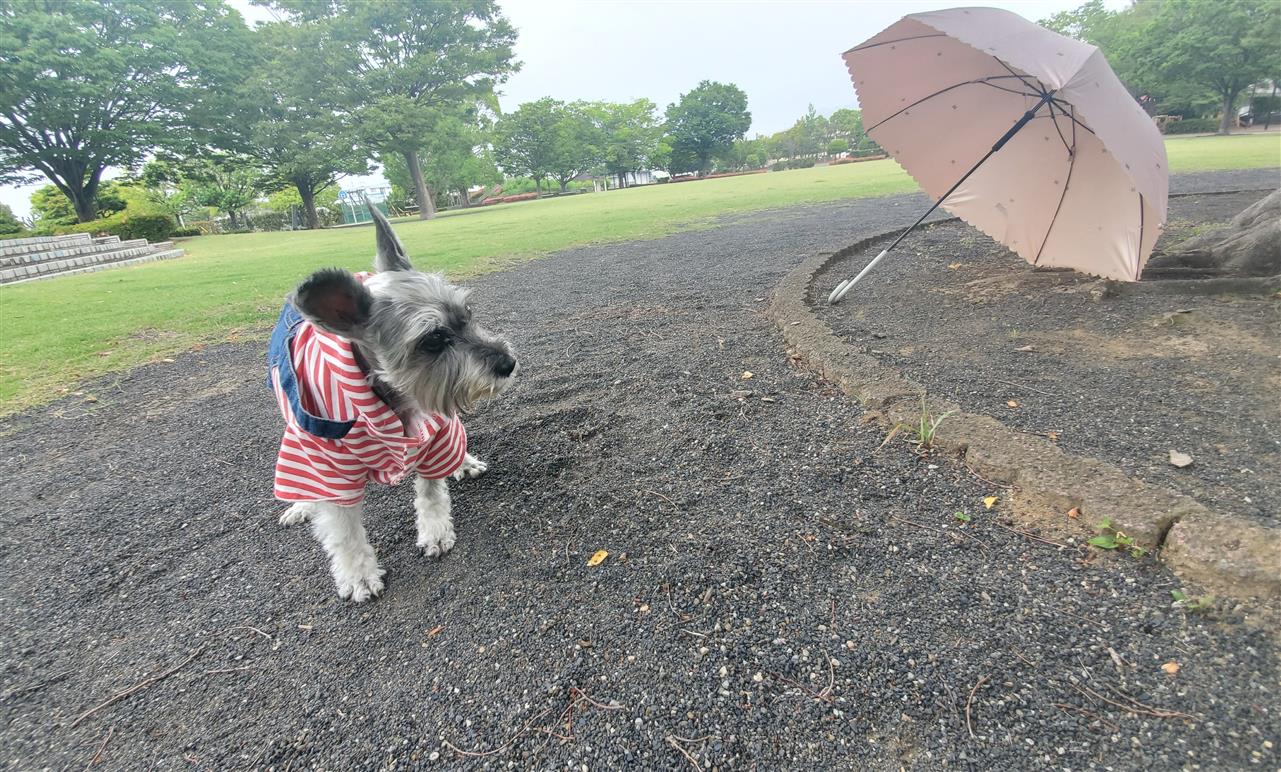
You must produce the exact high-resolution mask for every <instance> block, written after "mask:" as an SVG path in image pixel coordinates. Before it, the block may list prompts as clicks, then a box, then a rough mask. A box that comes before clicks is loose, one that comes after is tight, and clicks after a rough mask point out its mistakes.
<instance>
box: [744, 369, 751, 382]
mask: <svg viewBox="0 0 1281 772" xmlns="http://www.w3.org/2000/svg"><path fill="white" fill-rule="evenodd" d="M751 378H752V371H751V370H744V371H743V380H745V381H747V380H751Z"/></svg>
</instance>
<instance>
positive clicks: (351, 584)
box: [311, 501, 386, 603]
mask: <svg viewBox="0 0 1281 772" xmlns="http://www.w3.org/2000/svg"><path fill="white" fill-rule="evenodd" d="M363 510H364V508H363V507H362V506H361V505H360V504H357V505H355V506H353V507H343V506H339V505H337V504H330V503H328V502H323V501H318V502H315V503H314V504H313V509H312V513H311V528H312V532H313V533H314V534H315V535H316V539H317V540H319V541H320V545H321V546H322V547H324V548H325V552H326V553H327V554H328V555H329V563H330V565H329V570H330V572H331V573H333V575H334V582H335V583H336V584H337V585H338V595H339V597H342V598H350V599H351V600H353V601H356V602H357V603H360V602H362V601H366V600H369V599H370V598H372V597H373V596H375V595H377V594H379V593H381V592H382V591H383V574H385V573H386V571H384V570H383V569H382V568H380V567H379V566H378V556H377V555H375V554H374V548H373V547H371V546H370V545H369V538H368V537H367V536H366V535H365V525H364V523H362V522H361V516H362V515H363V514H364V512H363Z"/></svg>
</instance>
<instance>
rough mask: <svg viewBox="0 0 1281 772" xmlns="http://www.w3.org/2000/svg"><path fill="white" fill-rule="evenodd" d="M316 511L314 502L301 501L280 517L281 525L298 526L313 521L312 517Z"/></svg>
mask: <svg viewBox="0 0 1281 772" xmlns="http://www.w3.org/2000/svg"><path fill="white" fill-rule="evenodd" d="M315 511H316V505H315V504H313V503H312V502H310V501H299V502H297V503H296V504H294V505H293V506H291V507H289V509H286V510H285V513H284V514H283V515H281V516H280V524H281V525H298V524H299V523H305V522H307V521H308V520H310V519H311V516H312V515H313V514H314V513H315Z"/></svg>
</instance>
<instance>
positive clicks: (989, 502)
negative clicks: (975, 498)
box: [983, 496, 1000, 509]
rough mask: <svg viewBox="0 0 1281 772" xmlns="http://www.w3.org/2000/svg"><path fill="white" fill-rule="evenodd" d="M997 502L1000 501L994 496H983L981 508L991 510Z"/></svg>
mask: <svg viewBox="0 0 1281 772" xmlns="http://www.w3.org/2000/svg"><path fill="white" fill-rule="evenodd" d="M998 501H1000V499H998V498H997V497H996V496H984V497H983V506H984V507H985V508H986V509H991V508H992V507H994V506H996V502H998Z"/></svg>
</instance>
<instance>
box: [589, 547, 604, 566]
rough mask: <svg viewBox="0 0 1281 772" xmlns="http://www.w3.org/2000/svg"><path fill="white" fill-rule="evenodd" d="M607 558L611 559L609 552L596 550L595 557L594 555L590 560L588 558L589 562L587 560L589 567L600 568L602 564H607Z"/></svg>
mask: <svg viewBox="0 0 1281 772" xmlns="http://www.w3.org/2000/svg"><path fill="white" fill-rule="evenodd" d="M607 557H609V553H608V552H607V551H605V550H596V554H594V555H592V556H591V557H590V558H588V560H587V565H589V566H599V565H600V564H601V563H604V562H605V558H607Z"/></svg>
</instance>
